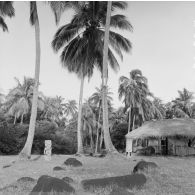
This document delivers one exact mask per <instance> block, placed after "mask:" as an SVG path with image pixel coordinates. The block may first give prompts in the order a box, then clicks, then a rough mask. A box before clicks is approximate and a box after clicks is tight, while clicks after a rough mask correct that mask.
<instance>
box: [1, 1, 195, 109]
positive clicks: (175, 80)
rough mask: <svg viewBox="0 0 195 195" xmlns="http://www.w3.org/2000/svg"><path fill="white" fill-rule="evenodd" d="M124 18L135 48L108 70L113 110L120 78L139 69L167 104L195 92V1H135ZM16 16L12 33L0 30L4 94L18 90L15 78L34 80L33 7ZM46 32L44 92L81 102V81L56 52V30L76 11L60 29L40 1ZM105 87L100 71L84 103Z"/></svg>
mask: <svg viewBox="0 0 195 195" xmlns="http://www.w3.org/2000/svg"><path fill="white" fill-rule="evenodd" d="M128 4H129V6H128V9H127V10H126V11H124V14H125V15H126V16H127V17H128V19H129V21H130V22H131V24H132V25H133V27H134V31H133V33H131V32H123V33H122V34H123V35H125V36H126V37H127V38H128V39H130V40H131V42H132V43H133V49H132V52H131V53H129V54H124V59H123V62H121V61H119V63H120V71H119V72H118V73H117V74H116V73H114V72H113V71H111V70H109V83H108V84H109V87H110V88H111V91H112V92H113V93H114V95H113V98H114V102H113V103H114V106H115V107H118V106H120V105H122V103H121V102H120V101H119V100H118V93H117V91H118V79H119V77H120V76H121V75H124V76H128V75H129V72H130V71H131V70H133V69H140V70H141V71H142V72H143V74H144V76H146V77H147V78H148V82H149V88H150V90H151V92H153V93H154V95H155V96H157V97H159V98H161V99H162V100H163V101H164V102H167V101H170V100H172V99H174V98H175V97H176V96H177V90H181V89H182V88H184V87H186V88H187V89H189V90H190V91H193V92H195V68H193V67H195V66H194V63H195V55H194V54H195V47H194V46H193V42H195V37H194V34H195V25H194V21H195V2H130V3H128ZM14 7H15V10H16V16H15V17H14V18H12V19H8V18H6V22H7V24H8V27H9V33H4V32H2V30H0V44H1V45H0V90H1V92H3V93H5V94H6V93H7V92H8V90H9V89H10V88H12V87H14V86H15V84H16V83H15V80H14V77H17V78H19V79H20V80H21V81H22V80H23V77H24V76H28V77H34V66H35V37H34V36H35V35H34V28H33V27H31V26H30V24H29V2H15V3H14ZM38 13H39V19H40V29H41V73H40V83H41V86H40V90H41V91H42V92H43V93H44V94H45V95H48V96H55V95H58V96H60V95H61V96H62V97H64V98H65V99H66V100H67V99H75V100H77V101H78V98H79V87H80V81H79V79H78V78H77V77H76V75H74V74H69V73H68V72H67V71H66V70H65V69H63V68H62V67H61V64H60V60H59V55H60V53H59V54H55V53H54V52H53V50H52V48H51V41H52V38H53V35H54V34H55V32H56V30H57V29H58V28H59V26H61V25H62V24H65V23H68V22H69V21H70V19H71V15H72V12H70V11H66V13H65V14H64V15H63V17H62V19H61V22H60V24H59V26H58V27H57V26H56V25H55V22H54V16H53V15H52V12H51V10H50V8H49V7H48V5H47V4H46V3H43V2H38ZM100 84H101V78H100V74H99V73H98V72H97V71H95V72H94V75H93V77H92V79H91V80H90V82H89V83H88V81H87V80H86V81H85V87H84V98H88V97H89V96H90V95H91V94H92V93H93V92H94V91H95V87H96V86H97V87H99V86H100Z"/></svg>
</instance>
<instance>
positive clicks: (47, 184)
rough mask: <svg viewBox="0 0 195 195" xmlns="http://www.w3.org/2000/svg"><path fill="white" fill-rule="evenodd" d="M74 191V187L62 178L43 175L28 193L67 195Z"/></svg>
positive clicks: (31, 194)
mask: <svg viewBox="0 0 195 195" xmlns="http://www.w3.org/2000/svg"><path fill="white" fill-rule="evenodd" d="M74 192H75V189H74V188H73V187H72V186H70V185H69V184H68V183H66V182H65V181H63V180H62V179H59V178H56V177H50V176H48V175H43V176H41V177H40V178H39V179H38V181H37V184H36V185H35V186H34V188H33V189H32V191H31V193H30V195H34V194H36V195H49V194H55V195H61V194H64V195H69V194H71V193H72V194H73V193H74Z"/></svg>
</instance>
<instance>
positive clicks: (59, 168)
mask: <svg viewBox="0 0 195 195" xmlns="http://www.w3.org/2000/svg"><path fill="white" fill-rule="evenodd" d="M61 170H64V168H62V167H59V166H57V167H54V168H53V171H61Z"/></svg>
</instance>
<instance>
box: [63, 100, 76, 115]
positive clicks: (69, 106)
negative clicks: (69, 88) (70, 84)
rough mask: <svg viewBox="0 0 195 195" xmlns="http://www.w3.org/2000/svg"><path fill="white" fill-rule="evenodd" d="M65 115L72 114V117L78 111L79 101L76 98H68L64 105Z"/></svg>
mask: <svg viewBox="0 0 195 195" xmlns="http://www.w3.org/2000/svg"><path fill="white" fill-rule="evenodd" d="M64 107H65V108H64V114H65V116H70V117H71V118H73V117H74V115H75V114H76V113H77V103H76V101H75V100H68V101H67V102H66V103H65V105H64Z"/></svg>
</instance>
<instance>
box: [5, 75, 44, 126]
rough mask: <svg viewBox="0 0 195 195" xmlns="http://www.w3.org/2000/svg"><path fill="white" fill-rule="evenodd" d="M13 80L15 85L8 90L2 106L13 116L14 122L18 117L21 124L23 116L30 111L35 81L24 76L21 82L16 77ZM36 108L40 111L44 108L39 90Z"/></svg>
mask: <svg viewBox="0 0 195 195" xmlns="http://www.w3.org/2000/svg"><path fill="white" fill-rule="evenodd" d="M15 80H16V82H17V86H16V87H14V88H13V89H11V90H10V92H9V93H8V95H7V96H6V101H5V103H4V105H3V107H4V110H5V112H6V113H7V115H11V116H14V124H15V123H16V119H17V118H20V121H21V124H22V123H23V117H24V116H25V115H27V114H29V112H30V108H31V105H32V96H33V86H34V84H35V81H34V79H32V78H26V77H24V81H23V83H21V82H20V81H19V80H18V79H17V78H15ZM38 109H39V110H40V111H41V110H43V109H44V103H43V97H42V94H41V93H40V92H39V93H38Z"/></svg>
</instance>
